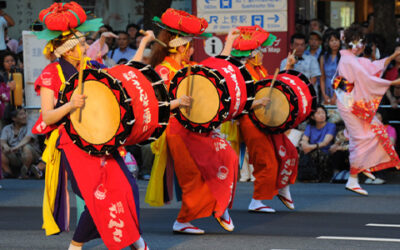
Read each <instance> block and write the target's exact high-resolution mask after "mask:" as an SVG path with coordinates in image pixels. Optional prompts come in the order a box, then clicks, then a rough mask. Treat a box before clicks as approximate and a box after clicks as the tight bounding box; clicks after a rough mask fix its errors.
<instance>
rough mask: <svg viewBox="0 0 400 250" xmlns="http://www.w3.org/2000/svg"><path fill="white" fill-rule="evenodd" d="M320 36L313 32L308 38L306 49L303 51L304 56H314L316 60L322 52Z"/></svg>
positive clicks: (317, 32) (319, 33) (318, 33)
mask: <svg viewBox="0 0 400 250" xmlns="http://www.w3.org/2000/svg"><path fill="white" fill-rule="evenodd" d="M321 45H322V34H321V32H319V31H317V30H313V31H311V33H310V37H309V38H308V48H307V49H306V51H304V55H310V56H314V57H315V59H317V60H318V58H319V56H320V54H321V51H322V46H321Z"/></svg>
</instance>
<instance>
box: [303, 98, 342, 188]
mask: <svg viewBox="0 0 400 250" xmlns="http://www.w3.org/2000/svg"><path fill="white" fill-rule="evenodd" d="M327 120H328V116H327V111H326V109H325V107H324V106H321V105H319V106H317V109H316V111H315V112H314V113H313V114H312V115H311V117H310V120H309V124H308V125H307V127H306V130H305V132H304V135H303V138H302V140H301V147H300V148H301V154H300V164H299V179H303V180H306V179H310V178H311V177H313V180H312V181H327V180H330V178H331V175H332V168H331V166H330V164H329V148H330V147H331V145H332V143H333V138H334V137H335V135H336V126H335V124H333V123H329V122H327ZM302 158H305V159H302ZM305 160H307V161H308V163H307V164H306V165H307V166H305V167H313V168H315V169H309V170H310V171H314V173H313V174H312V175H313V176H307V177H304V175H303V173H302V171H303V170H304V169H301V168H302V165H303V164H302V163H304V162H305ZM310 175H311V174H310ZM310 181H311V180H310Z"/></svg>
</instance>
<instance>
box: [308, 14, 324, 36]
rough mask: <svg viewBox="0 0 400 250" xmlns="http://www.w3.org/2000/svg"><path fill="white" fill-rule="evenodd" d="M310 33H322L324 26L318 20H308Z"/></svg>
mask: <svg viewBox="0 0 400 250" xmlns="http://www.w3.org/2000/svg"><path fill="white" fill-rule="evenodd" d="M312 31H318V32H320V33H323V32H324V24H323V23H322V21H321V20H319V19H318V18H314V19H311V20H310V32H312Z"/></svg>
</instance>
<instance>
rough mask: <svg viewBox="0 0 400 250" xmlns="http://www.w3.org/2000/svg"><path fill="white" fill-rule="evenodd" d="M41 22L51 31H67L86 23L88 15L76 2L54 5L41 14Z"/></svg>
mask: <svg viewBox="0 0 400 250" xmlns="http://www.w3.org/2000/svg"><path fill="white" fill-rule="evenodd" d="M39 20H40V21H41V22H42V23H44V24H45V25H46V27H47V29H49V30H56V31H67V30H70V29H73V28H76V27H78V26H79V25H81V24H82V23H84V22H85V21H86V13H85V11H84V10H83V8H82V7H81V6H80V5H79V4H77V3H76V2H69V3H53V4H52V5H51V6H50V7H49V8H47V9H44V10H42V11H41V12H40V13H39Z"/></svg>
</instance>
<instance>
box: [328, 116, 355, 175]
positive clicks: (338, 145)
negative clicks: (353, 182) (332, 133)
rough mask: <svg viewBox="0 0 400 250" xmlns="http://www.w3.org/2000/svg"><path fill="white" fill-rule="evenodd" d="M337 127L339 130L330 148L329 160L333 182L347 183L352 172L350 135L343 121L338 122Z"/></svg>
mask: <svg viewBox="0 0 400 250" xmlns="http://www.w3.org/2000/svg"><path fill="white" fill-rule="evenodd" d="M336 128H337V131H338V132H337V134H336V137H335V142H334V143H333V144H332V146H331V147H330V148H329V152H330V154H331V155H330V157H329V161H330V162H331V165H332V169H333V177H332V180H331V182H333V183H338V182H341V183H346V181H347V178H348V176H349V174H350V162H349V135H348V134H347V131H346V128H345V126H344V123H343V121H341V122H339V123H337V124H336Z"/></svg>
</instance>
